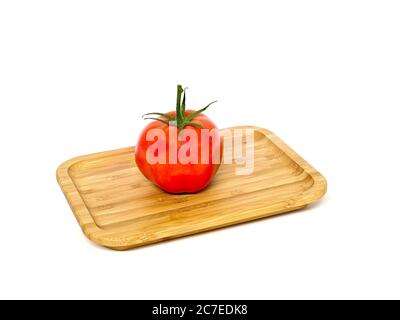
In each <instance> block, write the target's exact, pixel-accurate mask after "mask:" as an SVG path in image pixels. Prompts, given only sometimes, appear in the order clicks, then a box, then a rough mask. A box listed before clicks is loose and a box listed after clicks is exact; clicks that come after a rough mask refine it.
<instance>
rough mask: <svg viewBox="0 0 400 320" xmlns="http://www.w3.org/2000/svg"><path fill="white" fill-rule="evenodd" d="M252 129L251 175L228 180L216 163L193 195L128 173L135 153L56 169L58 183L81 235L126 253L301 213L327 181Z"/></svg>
mask: <svg viewBox="0 0 400 320" xmlns="http://www.w3.org/2000/svg"><path fill="white" fill-rule="evenodd" d="M238 128H241V129H243V130H244V129H246V128H254V130H255V169H254V173H253V174H252V175H249V176H238V175H236V174H235V169H236V167H235V165H228V164H223V165H221V168H220V170H219V171H218V173H217V175H216V176H215V178H214V180H213V182H212V183H211V185H210V186H209V187H208V188H206V189H205V190H204V191H202V192H200V193H197V194H184V195H171V194H167V193H164V192H162V191H161V190H160V189H158V188H157V187H155V186H154V185H153V184H152V183H151V182H149V181H147V180H146V179H145V178H144V177H143V176H142V175H141V173H140V172H139V170H138V169H137V168H136V166H135V158H134V148H133V147H131V148H124V149H119V150H114V151H106V152H102V153H97V154H92V155H87V156H81V157H77V158H74V159H71V160H69V161H66V162H65V163H63V164H62V165H61V166H60V167H59V168H58V170H57V180H58V182H59V184H60V186H61V189H62V190H63V192H64V194H65V197H66V198H67V200H68V202H69V205H70V206H71V208H72V211H73V212H74V214H75V217H76V219H77V220H78V223H79V224H80V226H81V228H82V230H83V232H84V234H85V235H86V236H87V237H88V238H89V239H91V240H92V241H94V242H96V243H98V244H100V245H103V246H105V247H108V248H112V249H116V250H125V249H130V248H134V247H138V246H143V245H147V244H151V243H156V242H160V241H164V240H168V239H173V238H177V237H182V236H186V235H191V234H195V233H199V232H204V231H208V230H213V229H217V228H222V227H226V226H230V225H234V224H238V223H242V222H246V221H251V220H255V219H259V218H263V217H268V216H272V215H276V214H279V213H284V212H288V211H293V210H296V209H300V208H303V207H305V206H306V205H307V204H310V203H312V202H314V201H316V200H318V199H320V198H321V197H322V196H323V195H324V194H325V192H326V180H325V179H324V177H323V176H322V175H321V174H320V173H318V172H317V171H316V170H315V169H314V168H313V167H311V166H310V165H309V164H308V163H307V162H306V161H304V160H303V159H302V158H301V157H300V156H298V155H297V154H296V153H295V152H294V151H293V150H291V149H290V148H289V147H288V146H287V145H286V144H285V143H283V142H282V141H281V140H280V139H279V138H278V137H277V136H275V135H274V134H273V133H272V132H270V131H268V130H266V129H262V128H257V127H250V126H243V127H235V128H228V129H226V130H232V129H238Z"/></svg>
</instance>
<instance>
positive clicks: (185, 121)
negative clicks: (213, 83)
mask: <svg viewBox="0 0 400 320" xmlns="http://www.w3.org/2000/svg"><path fill="white" fill-rule="evenodd" d="M186 89H187V88H183V87H182V86H181V85H180V84H178V86H177V93H176V115H175V116H172V115H169V114H167V113H161V112H150V113H146V114H144V115H143V119H144V120H156V121H160V122H162V123H164V124H166V125H170V124H172V125H175V126H177V127H178V129H179V131H181V130H182V129H183V128H185V127H186V126H193V127H198V128H203V127H202V126H201V125H200V124H199V123H196V122H193V121H192V120H193V119H194V118H195V117H196V116H198V115H199V114H200V113H202V112H204V111H205V110H207V108H208V107H209V106H211V105H212V104H213V103H215V102H217V100H215V101H213V102H210V103H209V104H208V105H206V106H205V107H204V108H201V109H199V110H197V111H194V112H192V113H191V114H189V115H187V116H186V114H185V112H186ZM150 115H157V116H159V118H155V117H148V116H150ZM163 118H165V119H163Z"/></svg>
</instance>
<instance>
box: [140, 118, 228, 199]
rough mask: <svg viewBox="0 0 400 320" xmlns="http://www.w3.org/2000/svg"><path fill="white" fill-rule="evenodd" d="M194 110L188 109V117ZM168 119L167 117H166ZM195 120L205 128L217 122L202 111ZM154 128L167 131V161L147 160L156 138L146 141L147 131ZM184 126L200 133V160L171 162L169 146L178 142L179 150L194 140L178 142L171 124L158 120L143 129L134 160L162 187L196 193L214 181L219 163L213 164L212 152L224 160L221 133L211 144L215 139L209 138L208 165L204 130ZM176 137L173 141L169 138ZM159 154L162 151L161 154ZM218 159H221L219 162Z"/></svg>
mask: <svg viewBox="0 0 400 320" xmlns="http://www.w3.org/2000/svg"><path fill="white" fill-rule="evenodd" d="M193 112H194V111H193V110H187V111H186V112H185V116H188V115H190V114H191V113H193ZM168 115H172V116H175V115H176V113H175V112H169V113H168ZM163 119H165V118H163ZM192 121H193V122H195V123H198V124H200V125H201V126H202V127H203V129H209V130H212V129H216V130H217V127H216V125H215V124H214V123H213V122H212V121H211V120H210V119H209V118H208V117H207V116H206V115H204V114H202V113H200V114H199V115H197V116H196V117H195V118H194V119H193V120H192ZM151 129H161V130H162V131H163V132H164V134H165V139H166V140H165V141H163V142H165V145H166V149H165V159H166V163H164V164H161V163H156V164H150V163H149V162H148V161H147V159H146V154H147V150H148V148H149V147H150V146H151V145H152V144H153V143H154V141H147V140H146V136H147V133H148V132H149V131H150V130H151ZM185 129H191V130H194V131H195V132H196V135H197V147H198V149H197V151H198V155H199V158H198V163H187V164H182V163H180V161H179V159H178V160H177V163H169V146H170V144H176V146H177V150H178V153H179V150H180V149H181V147H182V145H184V144H187V143H189V144H192V141H190V142H186V141H177V140H176V139H174V137H169V135H168V133H169V126H168V125H167V124H164V123H162V122H159V121H153V122H150V123H149V124H148V125H147V126H146V127H145V128H144V129H143V130H142V132H141V134H140V136H139V139H138V142H137V144H136V148H135V160H136V165H137V167H138V168H139V170H140V171H141V172H142V174H143V175H144V176H145V177H146V178H147V179H148V180H150V181H152V182H153V183H154V184H155V185H157V186H158V187H160V188H161V189H162V190H164V191H166V192H168V193H173V194H179V193H196V192H199V191H201V190H203V189H204V188H205V187H207V186H208V184H209V183H210V182H211V180H212V178H213V177H214V175H215V174H216V172H217V171H218V168H219V166H220V164H219V163H218V164H213V163H212V151H213V152H218V149H219V153H220V159H219V160H220V161H221V159H222V139H221V137H220V135H219V133H218V132H217V133H216V136H215V137H216V139H214V141H215V143H214V144H213V143H212V139H211V138H209V140H208V145H209V151H210V152H209V158H208V159H209V161H208V164H202V163H201V154H202V150H201V149H202V148H201V134H202V133H201V129H200V128H198V127H194V126H186V127H185ZM170 139H173V141H170ZM158 156H160V154H158ZM220 161H219V162H220Z"/></svg>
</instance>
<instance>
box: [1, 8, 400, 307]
mask: <svg viewBox="0 0 400 320" xmlns="http://www.w3.org/2000/svg"><path fill="white" fill-rule="evenodd" d="M399 17H400V4H399V2H398V1H365V0H364V1H270V2H268V1H232V0H231V1H173V0H169V1H136V2H134V1H98V0H97V1H82V0H79V1H1V2H0V110H1V116H0V119H1V126H0V136H1V138H0V139H1V149H2V152H1V158H0V163H1V174H0V197H1V206H0V226H1V230H0V298H140V299H147V298H168V299H174V298H177V299H179V298H210V299H211V298H227V299H229V298H260V299H261V298H263V299H267V298H276V299H277V298H306V299H308V298H400V273H399V270H400V255H399V245H400V231H399V230H400V212H399V205H398V203H399V200H398V199H399V179H400V174H399V169H400V167H399V163H400V157H399V151H398V147H399V141H398V139H399V137H400V129H399V113H398V110H399V107H400V90H399V89H400V19H399ZM178 82H179V83H182V84H183V85H185V86H189V87H190V90H189V92H188V103H189V107H201V106H203V105H205V104H206V103H208V102H209V101H212V100H214V99H218V100H219V101H220V102H219V103H218V104H216V105H214V106H213V107H212V108H210V110H209V111H208V115H209V116H210V117H212V118H213V120H214V121H215V122H216V123H217V124H218V126H219V127H221V128H222V127H227V126H234V125H242V124H251V125H258V126H262V127H266V128H268V129H270V130H272V131H274V132H275V133H276V134H277V135H278V136H279V137H281V138H282V139H283V140H284V141H285V142H286V143H288V144H289V145H290V146H291V147H292V148H293V149H294V150H296V151H297V152H298V153H299V154H300V155H302V156H303V157H304V158H305V159H306V160H307V161H309V162H310V163H311V164H312V165H313V166H315V167H316V168H317V169H318V170H319V171H321V173H322V174H324V175H325V177H326V178H327V180H328V193H327V195H326V197H325V198H324V199H323V200H322V201H321V202H319V203H318V204H316V205H313V206H311V207H310V208H309V209H308V210H304V211H302V212H298V213H293V214H289V215H284V216H281V217H277V218H272V219H266V220H263V221H258V222H254V223H249V224H246V225H242V226H237V227H232V228H229V229H224V230H220V231H216V232H211V233H208V234H203V235H199V236H193V237H189V238H184V239H181V240H176V241H170V242H167V243H164V244H159V245H153V246H150V247H145V248H142V249H138V250H133V251H128V252H114V251H110V250H107V249H103V248H101V247H98V246H96V245H94V244H92V243H91V242H89V241H88V240H86V238H85V237H84V236H83V234H82V233H81V230H80V228H79V226H78V224H77V223H76V221H75V218H74V216H73V214H72V212H71V210H70V208H69V207H68V204H67V202H66V200H65V199H64V196H63V195H62V192H61V191H60V189H59V187H58V185H57V182H56V179H55V170H56V168H57V166H58V165H59V164H60V163H61V162H63V161H64V160H66V159H68V158H71V157H74V156H77V155H81V154H88V153H92V152H97V151H103V150H109V149H115V148H119V147H125V146H130V145H134V144H135V141H136V139H137V136H138V134H139V132H140V130H141V128H142V127H143V126H144V125H145V123H144V122H143V121H142V120H141V114H142V113H145V112H149V111H168V110H170V109H172V108H173V105H174V100H175V90H176V84H177V83H178Z"/></svg>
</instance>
